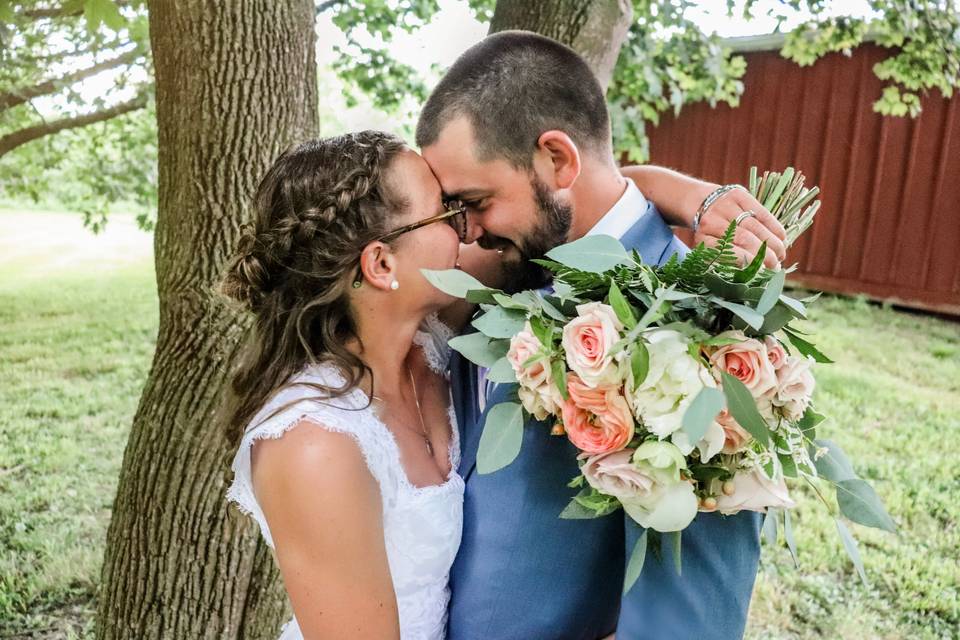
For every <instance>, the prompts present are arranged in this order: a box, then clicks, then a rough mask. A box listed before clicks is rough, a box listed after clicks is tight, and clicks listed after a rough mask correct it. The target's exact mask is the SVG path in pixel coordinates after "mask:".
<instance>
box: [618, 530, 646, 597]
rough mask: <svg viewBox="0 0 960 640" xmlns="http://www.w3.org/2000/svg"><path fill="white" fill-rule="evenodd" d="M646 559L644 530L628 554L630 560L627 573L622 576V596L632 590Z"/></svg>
mask: <svg viewBox="0 0 960 640" xmlns="http://www.w3.org/2000/svg"><path fill="white" fill-rule="evenodd" d="M646 559H647V530H646V529H644V530H643V533H641V534H640V538H639V539H638V540H637V543H636V544H635V545H633V551H631V552H630V560H629V561H627V571H626V573H625V574H624V576H623V595H627V592H628V591H630V589H632V588H633V585H635V584H636V583H637V580H638V579H639V578H640V573H641V572H642V571H643V563H644V561H645V560H646Z"/></svg>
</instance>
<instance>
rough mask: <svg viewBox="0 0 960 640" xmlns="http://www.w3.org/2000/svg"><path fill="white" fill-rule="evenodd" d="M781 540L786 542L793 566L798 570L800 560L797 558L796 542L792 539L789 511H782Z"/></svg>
mask: <svg viewBox="0 0 960 640" xmlns="http://www.w3.org/2000/svg"><path fill="white" fill-rule="evenodd" d="M783 538H784V540H786V541H787V549H789V550H790V555H791V556H792V557H793V565H794V566H795V567H797V568H800V560H799V558H798V557H797V541H796V539H795V538H794V537H793V522H792V520H791V518H790V509H784V510H783Z"/></svg>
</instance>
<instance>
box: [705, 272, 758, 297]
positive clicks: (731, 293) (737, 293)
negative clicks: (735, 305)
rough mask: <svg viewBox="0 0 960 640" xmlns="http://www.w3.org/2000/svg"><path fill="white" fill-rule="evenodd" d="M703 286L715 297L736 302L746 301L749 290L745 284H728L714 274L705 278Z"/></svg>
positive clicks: (709, 274)
mask: <svg viewBox="0 0 960 640" xmlns="http://www.w3.org/2000/svg"><path fill="white" fill-rule="evenodd" d="M703 284H704V285H705V286H706V287H707V291H709V292H710V293H712V294H713V295H715V296H717V297H719V298H723V299H725V300H730V301H734V302H740V301H743V300H745V299H746V295H747V289H748V288H749V287H747V285H746V284H743V283H737V282H727V281H726V280H724V279H723V278H721V277H720V276H718V275H716V274H714V273H708V274H706V275H705V276H703Z"/></svg>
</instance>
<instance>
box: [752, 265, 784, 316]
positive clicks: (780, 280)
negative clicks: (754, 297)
mask: <svg viewBox="0 0 960 640" xmlns="http://www.w3.org/2000/svg"><path fill="white" fill-rule="evenodd" d="M786 279H787V274H786V273H785V272H783V271H777V272H775V273H774V274H773V277H772V278H770V281H769V282H768V283H767V285H766V288H765V289H764V290H763V295H762V296H760V302H758V303H757V313H759V314H762V315H767V312H768V311H770V310H771V309H773V305H775V304H777V300H779V299H780V294H781V293H783V284H784V282H786Z"/></svg>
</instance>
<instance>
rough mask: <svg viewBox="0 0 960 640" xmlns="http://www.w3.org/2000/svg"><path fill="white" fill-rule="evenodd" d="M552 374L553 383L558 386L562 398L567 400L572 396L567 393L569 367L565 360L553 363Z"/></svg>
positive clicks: (551, 365)
mask: <svg viewBox="0 0 960 640" xmlns="http://www.w3.org/2000/svg"><path fill="white" fill-rule="evenodd" d="M550 373H551V374H552V375H553V383H554V384H555V385H557V389H558V390H559V391H560V397H561V398H563V399H564V400H567V399H568V398H569V397H570V394H569V393H568V392H567V367H566V365H564V363H563V360H554V361H553V362H551V363H550Z"/></svg>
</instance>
